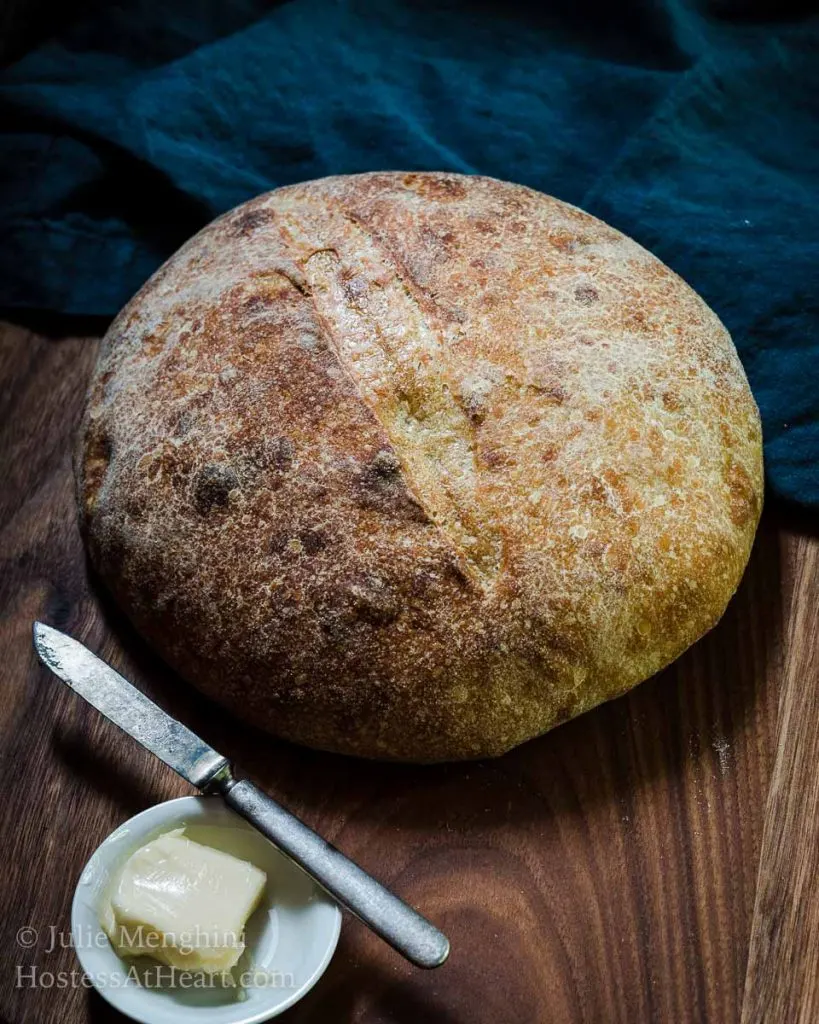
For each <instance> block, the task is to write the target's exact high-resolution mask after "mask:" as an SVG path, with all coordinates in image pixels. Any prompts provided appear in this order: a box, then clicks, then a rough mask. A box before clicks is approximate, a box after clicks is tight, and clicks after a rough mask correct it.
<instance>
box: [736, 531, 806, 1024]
mask: <svg viewBox="0 0 819 1024" xmlns="http://www.w3.org/2000/svg"><path fill="white" fill-rule="evenodd" d="M800 556H801V557H798V558H797V567H796V576H795V580H794V584H793V595H794V596H793V601H792V613H791V615H790V622H789V630H788V634H789V635H788V643H787V660H786V664H785V671H784V677H783V680H782V688H781V696H780V705H779V728H778V742H777V750H776V760H775V762H774V768H773V774H772V777H771V780H770V785H769V791H768V806H767V811H766V813H765V828H764V831H763V834H762V853H761V856H760V861H759V881H758V886H757V893H756V906H755V908H754V916H753V920H752V922H751V938H750V950H749V954H748V972H747V975H746V979H745V999H744V1002H743V1007H742V1024H767V1022H768V1021H788V1022H791V1021H792V1022H793V1024H815V1022H816V1021H819V656H818V655H817V652H819V601H818V600H817V589H816V583H817V580H819V545H817V544H815V543H806V544H805V545H804V549H803V550H802V551H801V552H800Z"/></svg>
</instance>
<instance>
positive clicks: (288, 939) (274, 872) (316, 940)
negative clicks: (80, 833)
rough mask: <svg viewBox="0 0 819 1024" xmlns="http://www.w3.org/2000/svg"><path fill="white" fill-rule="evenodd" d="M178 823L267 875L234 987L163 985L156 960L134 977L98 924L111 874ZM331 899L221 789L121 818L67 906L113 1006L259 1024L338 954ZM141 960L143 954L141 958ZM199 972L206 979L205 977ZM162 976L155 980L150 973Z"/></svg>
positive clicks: (209, 1023)
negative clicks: (239, 982) (244, 973)
mask: <svg viewBox="0 0 819 1024" xmlns="http://www.w3.org/2000/svg"><path fill="white" fill-rule="evenodd" d="M183 826H185V828H186V834H187V835H188V836H190V838H191V839H193V840H195V841H198V842H202V843H206V844H207V845H211V846H216V847H218V848H220V849H223V850H225V851H226V852H228V853H232V854H234V855H235V856H238V857H242V858H243V859H244V860H249V861H251V862H252V863H253V864H255V865H256V866H257V867H259V868H261V869H262V871H264V872H266V873H267V886H266V889H265V894H264V896H263V897H262V903H261V905H260V906H259V907H258V908H257V910H256V911H255V912H254V913H253V915H252V917H251V918H250V920H249V922H248V925H247V929H246V944H247V953H246V954H245V957H243V960H242V962H241V964H240V966H244V965H245V964H246V963H247V964H248V971H249V972H251V976H248V977H247V978H246V979H245V980H247V981H248V982H249V984H248V985H247V987H246V988H243V989H241V990H240V989H239V988H236V989H233V990H231V989H230V988H227V989H226V988H223V987H221V986H217V985H216V984H215V983H209V984H208V985H207V987H203V986H204V985H205V983H206V982H207V978H206V976H200V981H199V987H195V986H194V984H193V982H192V981H191V978H190V976H188V977H187V978H185V979H184V981H185V982H186V983H185V984H184V985H183V986H182V987H180V985H179V984H177V985H176V986H175V987H172V986H171V985H170V984H169V978H170V972H169V970H168V969H167V968H163V967H161V965H153V964H152V965H151V967H152V968H153V967H155V968H158V970H148V971H147V972H146V973H145V975H144V976H143V983H140V981H139V975H140V969H141V968H140V967H138V968H137V970H133V968H134V963H132V962H130V961H127V960H123V959H121V958H120V957H119V956H117V954H116V953H115V952H114V950H113V948H112V946H111V944H110V942H109V941H108V937H107V935H106V934H105V932H104V931H103V930H102V927H101V926H100V922H99V908H100V904H101V903H102V901H103V898H104V896H105V893H106V891H107V888H108V885H109V883H110V881H111V878H112V875H113V873H114V872H115V871H116V870H117V869H118V868H119V867H120V866H121V865H122V864H123V863H124V862H125V861H126V860H127V859H128V857H130V855H131V854H132V853H134V852H135V851H136V850H137V849H139V847H140V846H143V845H144V844H145V843H147V842H149V841H150V840H151V839H152V838H154V837H156V836H158V835H161V834H162V833H164V832H169V831H171V830H172V829H175V828H181V827H183ZM340 928H341V912H340V910H339V908H338V906H337V905H336V904H335V903H334V902H333V901H332V900H331V899H330V897H329V896H327V895H326V894H325V893H324V892H322V890H321V889H320V888H319V887H318V886H317V885H316V884H315V883H314V882H313V881H312V879H310V878H309V877H308V876H307V875H305V874H304V872H303V871H301V870H300V869H299V868H297V867H296V866H295V865H294V864H292V863H291V862H290V861H289V860H288V859H287V858H286V857H285V856H283V855H282V854H281V853H280V852H279V851H278V850H277V849H276V848H275V847H274V846H273V844H272V843H270V842H269V841H268V840H267V839H265V838H264V836H262V835H261V834H260V833H259V832H257V831H256V829H254V828H253V827H252V826H251V825H249V824H248V823H247V822H246V821H244V820H243V819H242V818H240V817H239V816H238V815H237V814H235V813H234V812H233V811H232V810H230V808H228V807H226V806H225V804H224V803H223V802H222V801H221V800H220V799H219V798H218V797H205V796H185V797H180V798H179V799H178V800H169V801H168V802H167V803H162V804H157V805H156V806H155V807H150V808H149V809H148V810H147V811H143V812H142V813H141V814H137V815H136V817H134V818H131V819H130V821H126V822H125V824H124V825H121V826H120V827H119V828H118V829H117V830H116V832H113V833H112V834H111V835H110V836H108V838H107V839H106V840H105V842H104V843H103V844H102V845H101V846H100V847H98V848H97V850H96V852H95V853H94V855H93V856H92V857H91V859H90V860H89V862H88V864H87V865H86V867H85V870H84V871H83V873H82V875H81V877H80V881H79V883H78V885H77V890H76V892H75V894H74V902H73V904H72V907H71V934H72V939H73V942H74V947H75V949H76V952H77V956H78V958H79V961H80V964H81V966H82V968H83V971H85V973H86V974H87V975H88V976H89V977H90V978H91V980H92V982H93V984H94V986H95V987H96V989H97V991H98V992H99V993H100V995H101V996H103V998H104V999H106V1000H107V1001H108V1002H109V1003H110V1004H111V1005H112V1006H114V1007H116V1009H117V1010H119V1011H120V1012H121V1013H124V1014H126V1015H127V1016H128V1017H131V1018H132V1019H133V1020H135V1021H139V1022H140V1024H188V1022H189V1024H194V1022H195V1024H258V1022H260V1021H265V1020H269V1019H270V1018H271V1017H276V1016H278V1015H279V1014H280V1013H282V1012H283V1011H284V1010H286V1009H287V1008H288V1007H290V1006H292V1005H293V1004H294V1003H296V1002H298V1000H299V999H301V998H302V996H304V995H305V994H306V993H307V992H308V991H309V990H310V989H311V988H312V987H313V985H315V983H316V982H317V981H318V979H319V978H320V977H321V976H322V974H323V973H324V971H325V970H326V968H327V965H328V964H329V963H330V960H331V959H332V956H333V953H334V952H335V948H336V943H337V942H338V935H339V930H340ZM142 965H143V966H144V962H142ZM203 977H204V978H205V980H204V981H203V980H202V978H203ZM157 980H159V982H160V984H159V985H158V986H154V987H152V981H154V982H156V981H157Z"/></svg>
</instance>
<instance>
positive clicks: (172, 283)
mask: <svg viewBox="0 0 819 1024" xmlns="http://www.w3.org/2000/svg"><path fill="white" fill-rule="evenodd" d="M77 469H78V489H79V500H80V508H81V518H82V523H83V527H84V532H85V535H86V537H87V541H88V544H89V548H90V552H91V555H92V558H93V560H94V562H95V564H96V565H97V567H98V569H99V571H100V573H101V574H102V576H103V578H104V579H105V580H106V581H107V583H108V585H109V586H110V587H111V589H112V591H113V592H114V594H115V595H116V597H117V599H118V600H119V602H120V603H121V604H122V606H123V607H124V608H125V609H126V610H127V612H128V613H129V614H130V615H131V617H132V618H133V619H134V621H135V623H136V624H137V626H138V627H139V628H140V630H141V631H142V632H143V633H144V634H145V635H146V636H147V637H148V638H149V639H150V640H151V642H152V643H153V644H154V645H155V646H156V647H157V648H158V650H159V651H160V652H161V653H162V654H163V655H164V656H165V657H166V658H167V659H168V661H169V662H170V663H171V664H173V665H174V666H175V667H176V668H177V669H178V670H179V671H180V672H181V673H182V674H183V675H184V676H186V677H187V678H188V679H190V680H191V681H192V682H193V683H195V684H196V685H197V686H199V687H200V688H201V689H202V690H204V691H205V692H207V693H209V694H210V695H212V696H213V697H215V698H216V699H218V700H220V701H221V702H223V703H224V704H226V705H228V706H229V707H231V708H233V709H234V710H235V711H237V712H238V713H239V714H240V715H242V716H244V717H246V718H248V719H250V720H252V721H253V722H255V723H256V724H260V725H263V726H265V727H267V728H269V729H270V730H271V731H273V732H276V733H278V734H280V735H282V736H286V737H289V738H291V739H294V740H297V741H299V742H303V743H307V744H311V745H314V746H318V747H323V748H326V749H330V750H338V751H344V752H349V753H355V754H361V755H365V756H373V757H389V758H401V759H409V760H418V761H431V760H441V759H450V758H453V759H454V758H467V757H477V756H483V755H493V754H499V753H501V752H503V751H504V750H507V749H508V748H510V747H512V746H514V745H515V744H517V743H520V742H522V741H523V740H525V739H528V738H529V737H531V736H534V735H536V734H538V733H540V732H543V731H544V730H546V729H549V728H551V727H552V726H554V725H556V724H557V723H559V722H561V721H564V720H565V719H567V718H570V717H572V716H573V715H576V714H578V713H580V712H581V711H584V710H586V709H587V708H590V707H592V706H593V705H595V704H598V703H599V702H601V701H603V700H607V699H609V698H611V697H614V696H616V695H618V694H620V693H622V692H623V691H624V690H626V689H628V688H629V687H631V686H633V685H635V684H636V683H638V682H639V681H640V680H642V679H645V678H646V677H647V676H649V675H651V674H652V673H654V672H656V671H657V670H658V669H659V668H661V667H662V666H663V665H665V664H667V663H668V662H669V661H671V660H672V659H673V658H675V657H676V656H677V655H678V654H680V653H681V652H682V651H683V650H684V649H685V648H686V647H687V646H688V645H689V644H691V643H693V642H694V641H695V640H696V639H697V638H698V637H699V636H700V635H701V634H702V633H703V632H705V631H706V630H707V629H709V628H710V627H711V626H712V625H713V624H714V623H715V622H716V621H717V619H718V618H719V616H720V615H721V614H722V611H723V610H724V608H725V605H726V603H727V601H728V599H729V598H730V596H731V594H732V593H733V591H734V589H735V588H736V586H737V583H738V581H739V578H740V576H741V574H742V571H743V569H744V566H745V564H746V561H747V559H748V555H749V552H750V548H751V544H752V541H753V537H754V532H755V529H756V525H757V522H758V519H759V514H760V508H761V501H762V456H761V434H760V425H759V416H758V413H757V410H756V406H755V404H754V401H753V399H752V397H751V394H750V391H749V389H748V385H747V382H746V379H745V376H744V374H743V371H742V367H741V366H740V363H739V360H738V358H737V355H736V352H735V350H734V347H733V344H732V342H731V339H730V337H729V336H728V334H727V332H726V331H725V329H724V328H723V326H722V325H721V324H720V322H719V320H718V319H717V317H716V316H715V315H714V314H713V313H712V312H711V311H710V310H709V309H708V307H707V306H706V305H705V304H704V303H703V302H702V301H701V300H700V299H699V298H698V297H697V295H695V294H694V292H692V291H691V289H690V288H688V287H687V286H686V285H685V284H684V283H683V282H682V281H681V280H680V279H679V278H678V277H676V276H675V275H674V274H673V273H672V272H671V271H670V270H668V268H667V267H665V266H664V265H663V264H662V263H660V262H659V261H658V260H657V259H655V258H654V257H653V256H651V255H650V254H649V253H647V252H646V251H645V250H643V249H642V248H640V247H639V246H638V245H636V244H635V243H634V242H632V241H630V240H629V239H627V238H625V237H624V236H623V235H621V234H620V233H619V232H617V231H615V230H613V229H612V228H610V227H608V226H606V225H605V224H603V223H601V222H600V221H598V220H596V219H595V218H593V217H591V216H589V215H588V214H585V213H583V212H581V211H580V210H577V209H575V208H573V207H570V206H567V205H566V204H564V203H561V202H559V201H558V200H556V199H552V198H549V197H547V196H544V195H541V194H539V193H537V192H533V191H531V190H530V189H526V188H523V187H520V186H516V185H510V184H506V183H503V182H499V181H495V180H493V179H488V178H478V177H461V176H457V175H451V174H435V173H429V174H400V173H383V174H368V175H357V176H351V177H338V178H327V179H323V180H321V181H316V182H309V183H307V184H304V185H297V186H291V187H288V188H283V189H279V190H278V191H276V192H272V193H270V194H268V195H265V196H261V197H259V198H258V199H255V200H253V201H252V202H250V203H247V204H245V205H244V206H241V207H239V208H238V209H236V210H233V211H232V212H230V213H228V214H226V215H225V216H224V217H222V218H220V219H219V220H217V221H216V222H214V223H213V224H212V225H210V226H209V227H208V228H206V229H205V230H204V231H202V232H201V233H200V234H199V235H197V236H196V237H195V238H194V239H192V240H191V241H190V242H189V243H188V244H187V245H186V246H185V247H184V248H183V249H181V250H180V251H179V252H178V253H177V254H176V255H175V256H174V257H173V258H172V259H171V260H170V261H169V262H168V263H167V264H165V266H164V267H163V268H162V269H161V270H160V271H159V272H158V273H157V274H156V275H155V276H154V277H153V278H152V279H151V280H150V281H149V282H148V284H147V285H146V286H145V287H144V288H143V289H142V291H141V292H140V293H139V294H138V295H137V296H136V297H135V298H134V299H133V301H132V302H131V303H130V304H129V305H128V306H127V307H126V308H125V309H124V310H123V312H122V313H121V314H120V316H119V317H118V318H117V320H116V321H115V323H114V324H113V325H112V327H111V329H110V331H109V332H108V335H107V337H106V340H105V343H104V346H103V351H102V354H101V357H100V361H99V364H98V367H97V371H96V376H95V379H94V382H93V385H92V390H91V395H90V399H89V405H88V409H87V412H86V416H85V420H84V424H83V429H82V436H81V439H80V445H79V447H78V459H77Z"/></svg>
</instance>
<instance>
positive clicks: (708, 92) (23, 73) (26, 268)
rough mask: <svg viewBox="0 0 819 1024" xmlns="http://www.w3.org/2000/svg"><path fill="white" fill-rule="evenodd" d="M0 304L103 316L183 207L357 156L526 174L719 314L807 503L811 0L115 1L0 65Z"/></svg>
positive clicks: (812, 329)
mask: <svg viewBox="0 0 819 1024" xmlns="http://www.w3.org/2000/svg"><path fill="white" fill-rule="evenodd" d="M0 115H2V119H1V120H0V133H1V134H0V237H1V238H2V244H0V307H1V311H2V314H3V315H4V316H5V317H6V318H8V319H12V320H16V321H18V322H27V321H31V319H32V318H33V317H34V316H35V315H36V314H40V313H42V312H43V311H45V312H48V313H51V314H59V315H69V314H71V315H81V316H90V315H94V316H105V317H110V316H112V315H113V314H115V313H116V312H117V310H118V309H119V308H120V307H121V306H122V305H123V304H124V303H125V302H126V301H127V299H128V298H129V297H130V296H131V294H132V293H133V292H134V291H136V289H137V288H138V287H139V286H140V284H141V283H142V282H143V281H144V280H145V279H146V278H147V277H148V276H149V274H151V272H152V271H153V270H154V269H156V267H157V266H158V265H159V264H160V263H161V262H162V260H164V259H165V258H166V257H167V256H169V255H170V254H171V253H172V252H173V251H174V249H176V248H177V247H178V246H179V245H180V244H181V243H182V242H184V241H185V239H186V238H188V237H189V236H190V235H191V234H192V233H193V232H194V231H196V230H198V229H199V228H200V227H202V226H203V225H204V224H205V223H207V221H209V220H210V219H212V218H213V217H214V216H216V215H217V214H219V213H221V212H222V211H224V210H226V209H228V208H229V207H231V206H234V205H235V204H237V203H240V202H242V201H243V200H245V199H248V198H249V197H251V196H253V195H255V194H257V193H259V192H262V191H265V190H267V189H271V188H275V187H276V186H278V185H282V184H287V183H290V182H294V181H299V180H304V179H308V178H315V177H320V176H322V175H326V174H337V173H349V172H355V171H365V170H375V169H385V168H386V169H407V170H414V169H449V170H454V171H460V172H464V173H482V174H490V175H494V176H496V177H499V178H505V179H509V180H512V181H518V182H522V183H524V184H527V185H531V186H533V187H534V188H537V189H540V190H541V191H544V192H548V193H551V194H553V195H556V196H559V197H560V198H562V199H565V200H567V201H569V202H571V203H575V204H577V205H578V206H581V207H583V208H584V209H587V210H589V211H590V212H591V213H594V214H596V215H597V216H599V217H602V218H603V219H604V220H607V221H609V222H610V223H611V224H613V225H614V226H616V227H618V228H620V229H621V230H623V231H625V232H626V233H627V234H629V235H631V236H632V237H634V238H635V239H637V241H639V242H641V243H642V244H643V245H645V246H647V247H648V248H649V249H651V250H652V251H654V252H655V253H656V254H657V255H658V256H659V257H660V258H661V259H663V260H664V261H665V262H666V263H668V264H669V265H670V266H671V267H672V268H673V269H674V270H676V271H677V272H678V273H680V274H681V275H682V276H683V277H684V278H685V279H686V280H687V281H688V282H689V283H690V284H691V285H692V286H693V287H694V288H696V289H697V290H698V291H699V292H700V294H701V295H702V296H703V297H704V298H705V300H706V301H707V302H708V303H709V304H710V305H711V306H712V307H713V308H714V309H715V310H716V312H717V313H718V314H719V315H720V317H722V319H723V320H724V322H725V323H726V325H727V327H728V329H729V330H730V331H731V333H732V334H733V336H734V339H735V341H736V343H737V346H738V348H739V350H740V354H741V356H742V359H743V362H744V364H745V367H746V370H747V372H748V376H749V378H750V380H751V384H752V387H753V389H754V393H755V395H756V398H757V401H758V403H759V406H760V408H761V411H762V416H763V420H764V428H765V440H766V459H767V471H768V479H769V484H770V486H771V488H772V490H773V492H774V493H775V494H776V495H778V496H780V497H784V498H786V499H790V500H794V501H797V502H800V503H803V504H807V505H812V506H815V507H819V359H817V357H818V356H819V188H818V187H817V186H819V3H818V4H811V3H796V4H794V3H791V4H788V3H787V2H784V0H769V2H765V0H758V2H745V0H721V2H712V3H710V4H709V3H707V0H622V2H620V3H611V2H610V0H600V2H598V3H596V2H593V0H553V2H550V3H543V4H539V3H536V2H534V0H505V2H502V3H501V2H498V3H494V4H493V3H491V2H489V0H441V2H435V3H433V2H431V0H414V2H412V0H291V2H286V3H278V4H272V3H269V2H267V3H262V2H257V0H164V2H163V3H161V4H157V3H155V2H153V0H122V2H120V3H117V4H116V5H112V4H110V3H104V4H98V5H92V6H91V8H90V9H88V10H86V11H85V12H84V13H83V14H82V16H81V17H79V18H78V19H77V20H75V22H74V23H71V24H69V25H68V26H67V27H63V28H61V29H60V32H59V35H58V37H56V38H52V39H48V40H47V41H46V42H43V43H41V44H40V45H39V46H38V47H37V48H36V49H34V50H32V51H30V52H29V53H27V54H25V55H24V56H23V57H22V58H21V59H19V60H18V61H17V62H16V63H15V64H13V65H12V66H10V67H8V68H6V69H5V70H4V71H3V72H2V74H0Z"/></svg>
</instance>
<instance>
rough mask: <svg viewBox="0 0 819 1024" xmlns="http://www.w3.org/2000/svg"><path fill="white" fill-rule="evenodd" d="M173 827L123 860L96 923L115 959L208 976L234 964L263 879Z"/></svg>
mask: <svg viewBox="0 0 819 1024" xmlns="http://www.w3.org/2000/svg"><path fill="white" fill-rule="evenodd" d="M183 832H184V829H177V830H176V831H174V832H169V833H167V834H166V835H164V836H160V837H159V838H157V839H154V840H152V841H151V842H150V843H148V844H147V845H146V846H143V847H141V849H139V850H137V851H136V853H134V854H133V855H132V856H131V857H130V858H129V859H128V860H127V861H126V863H125V865H124V867H123V868H122V870H121V872H120V873H119V875H118V876H117V877H116V878H115V879H114V881H113V884H112V886H111V888H110V889H109V894H108V897H107V899H106V901H105V905H104V906H103V908H102V914H101V917H100V923H101V924H102V927H103V928H104V930H105V932H106V934H107V935H108V938H109V939H110V940H111V942H112V944H113V946H114V949H115V950H116V951H117V953H119V955H120V956H125V957H136V956H150V957H153V958H154V959H155V960H159V961H160V962H161V963H164V964H168V965H169V966H170V967H177V968H180V969H181V970H185V971H203V972H205V973H207V974H216V973H224V972H225V971H229V970H230V969H231V967H233V966H234V965H235V964H236V962H237V960H238V959H239V957H240V956H241V955H242V952H243V950H244V948H245V946H244V939H243V934H244V928H245V924H246V922H247V919H248V918H249V917H250V915H251V914H252V913H253V911H254V910H255V909H256V907H257V906H258V903H259V900H260V899H261V895H262V892H263V891H264V887H265V882H266V880H267V876H266V875H265V873H264V871H260V870H259V868H257V867H255V865H253V864H249V863H248V862H247V861H244V860H239V858H238V857H233V856H231V854H229V853H223V852H222V851H221V850H216V849H213V848H212V847H210V846H203V845H202V844H201V843H195V842H193V840H191V839H188V838H186V837H185V836H184V835H183Z"/></svg>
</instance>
